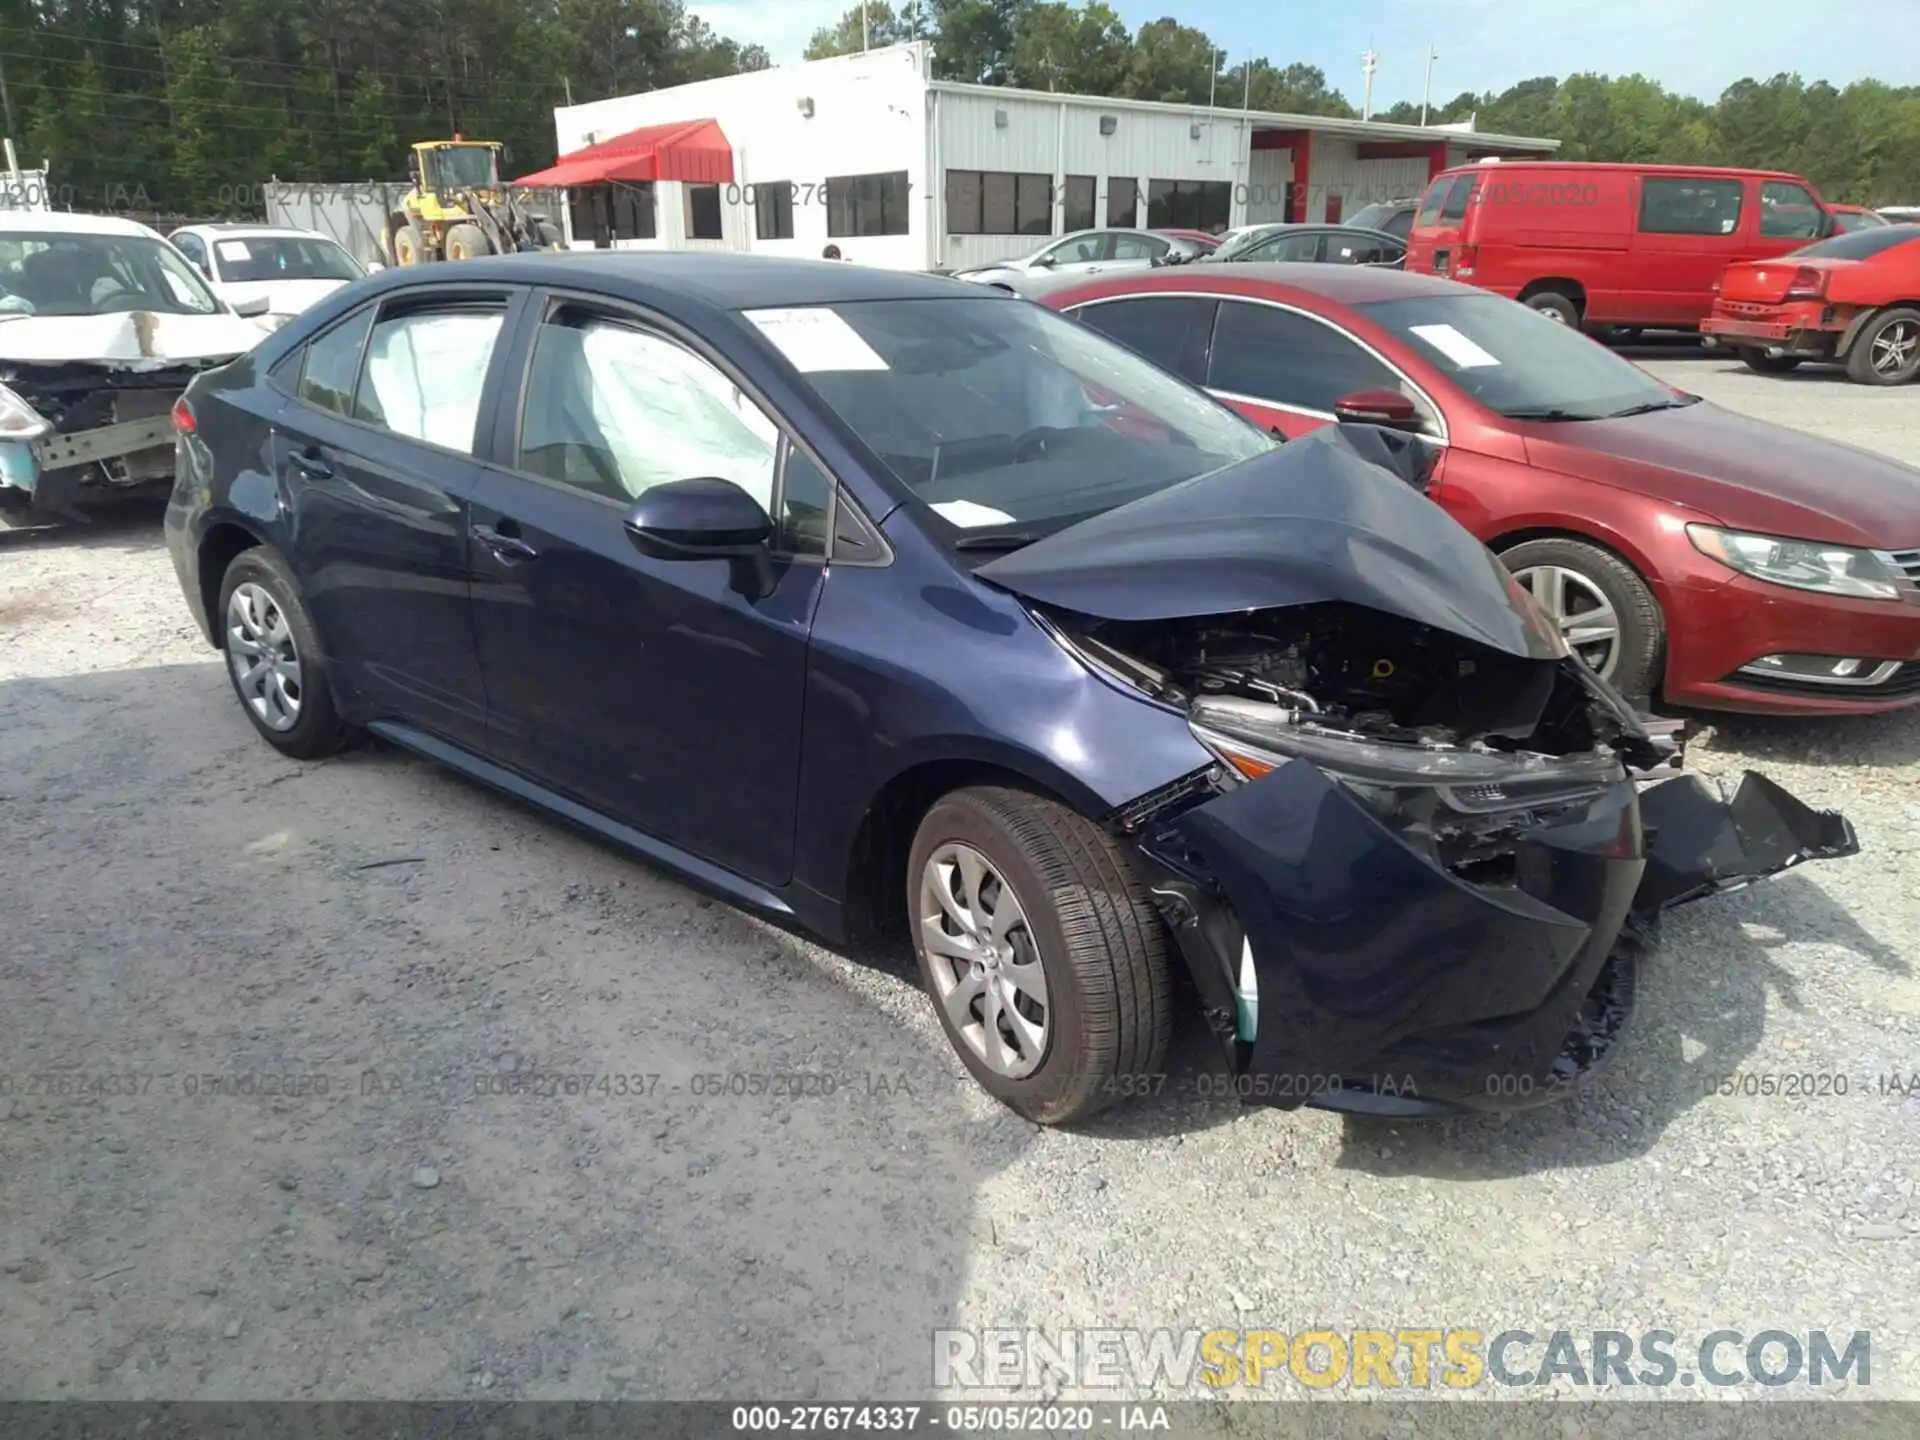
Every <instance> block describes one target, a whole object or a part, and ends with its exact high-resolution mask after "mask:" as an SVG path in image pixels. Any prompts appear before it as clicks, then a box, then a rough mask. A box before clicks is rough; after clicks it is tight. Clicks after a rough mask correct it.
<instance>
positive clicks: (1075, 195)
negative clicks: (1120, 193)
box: [1060, 175, 1095, 234]
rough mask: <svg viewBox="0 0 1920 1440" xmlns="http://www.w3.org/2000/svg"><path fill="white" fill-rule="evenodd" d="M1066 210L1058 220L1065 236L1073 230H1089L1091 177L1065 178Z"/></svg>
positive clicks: (1091, 207)
mask: <svg viewBox="0 0 1920 1440" xmlns="http://www.w3.org/2000/svg"><path fill="white" fill-rule="evenodd" d="M1066 200H1067V208H1066V210H1065V212H1064V213H1063V214H1062V215H1061V218H1060V229H1061V231H1062V232H1063V233H1065V234H1072V233H1073V232H1074V231H1075V230H1091V229H1093V227H1094V224H1095V221H1094V218H1093V176H1091V175H1069V176H1067V197H1066Z"/></svg>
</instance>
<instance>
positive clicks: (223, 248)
mask: <svg viewBox="0 0 1920 1440" xmlns="http://www.w3.org/2000/svg"><path fill="white" fill-rule="evenodd" d="M213 249H214V253H215V254H217V255H219V257H220V258H221V259H222V260H247V259H250V258H252V257H251V252H250V251H249V250H248V249H247V242H246V241H244V240H216V241H214V242H213Z"/></svg>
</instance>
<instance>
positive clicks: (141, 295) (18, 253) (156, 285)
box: [0, 230, 220, 315]
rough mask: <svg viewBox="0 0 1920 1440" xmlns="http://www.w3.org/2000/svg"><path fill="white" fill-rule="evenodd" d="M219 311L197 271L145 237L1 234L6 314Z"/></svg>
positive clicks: (1, 297) (0, 306)
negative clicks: (2, 235)
mask: <svg viewBox="0 0 1920 1440" xmlns="http://www.w3.org/2000/svg"><path fill="white" fill-rule="evenodd" d="M127 310H150V311H154V312H156V313H158V314H162V315H215V314H218V313H219V311H220V302H219V301H218V300H216V299H214V298H213V292H212V291H211V290H209V289H207V285H206V282H205V281H204V280H202V279H201V278H200V275H199V272H198V271H196V270H195V269H194V268H193V267H192V266H191V265H189V264H188V263H187V261H186V259H185V258H184V257H183V256H181V255H180V254H179V253H178V252H177V251H175V250H174V248H173V247H172V246H171V245H168V244H167V243H166V242H165V241H163V240H158V239H152V238H149V237H147V236H144V235H74V234H69V233H66V232H62V231H20V230H15V231H12V232H10V233H8V234H7V235H6V236H5V237H0V312H4V313H11V314H16V315H21V314H24V315H111V314H116V313H119V312H122V311H127Z"/></svg>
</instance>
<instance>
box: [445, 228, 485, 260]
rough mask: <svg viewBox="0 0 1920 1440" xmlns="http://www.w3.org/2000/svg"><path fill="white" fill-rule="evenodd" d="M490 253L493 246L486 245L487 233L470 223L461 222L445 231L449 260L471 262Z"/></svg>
mask: <svg viewBox="0 0 1920 1440" xmlns="http://www.w3.org/2000/svg"><path fill="white" fill-rule="evenodd" d="M492 253H493V246H491V245H489V244H488V243H487V232H486V231H484V230H482V229H481V228H480V227H479V226H478V225H475V224H473V223H472V222H471V221H467V220H463V221H461V222H460V223H459V224H458V225H455V226H454V227H453V228H451V229H450V230H448V231H447V258H448V259H449V260H472V259H474V258H476V257H477V256H481V255H491V254H492Z"/></svg>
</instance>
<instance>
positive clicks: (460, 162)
mask: <svg viewBox="0 0 1920 1440" xmlns="http://www.w3.org/2000/svg"><path fill="white" fill-rule="evenodd" d="M499 184H500V179H499V175H498V173H497V171H496V170H495V168H494V163H493V147H492V146H491V145H443V146H441V147H440V148H439V149H437V150H430V151H428V152H427V187H428V188H429V189H432V190H493V189H497V188H498V186H499Z"/></svg>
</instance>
